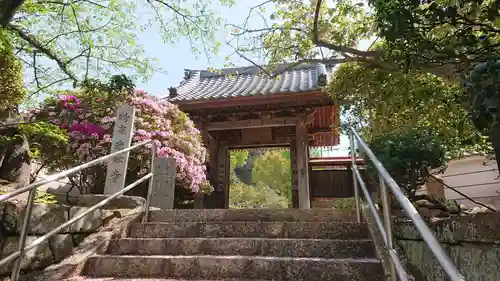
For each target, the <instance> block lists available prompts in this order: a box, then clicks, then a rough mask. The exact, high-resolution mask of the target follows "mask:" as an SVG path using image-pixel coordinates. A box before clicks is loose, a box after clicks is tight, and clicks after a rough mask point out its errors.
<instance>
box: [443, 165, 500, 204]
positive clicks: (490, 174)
mask: <svg viewBox="0 0 500 281" xmlns="http://www.w3.org/2000/svg"><path fill="white" fill-rule="evenodd" d="M448 165H449V166H448V169H447V170H446V171H445V173H444V174H441V175H439V176H441V177H442V179H443V180H444V182H445V183H446V184H448V185H449V186H451V187H455V188H456V189H458V190H459V191H461V192H463V193H464V194H466V195H467V196H469V197H471V198H474V199H475V200H477V201H480V202H482V203H486V204H491V205H493V206H495V207H496V208H500V179H499V178H498V176H499V174H498V171H497V164H496V162H495V161H491V160H488V159H486V158H485V157H483V156H470V157H466V158H462V159H457V160H453V161H451V162H450V163H449V164H448ZM471 172H477V173H471ZM467 173H469V174H467ZM445 193H446V198H447V199H453V200H457V201H458V202H459V203H460V204H463V205H466V206H471V207H474V206H477V205H476V204H474V203H472V202H471V201H470V200H467V199H464V197H463V196H462V195H460V194H458V193H456V192H454V191H453V190H451V189H449V188H446V187H445Z"/></svg>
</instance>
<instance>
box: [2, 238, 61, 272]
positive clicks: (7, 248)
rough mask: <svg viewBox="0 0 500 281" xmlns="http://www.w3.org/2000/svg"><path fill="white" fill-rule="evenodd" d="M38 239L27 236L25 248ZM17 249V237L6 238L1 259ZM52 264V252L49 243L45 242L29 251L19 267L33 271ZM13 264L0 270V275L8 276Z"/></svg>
mask: <svg viewBox="0 0 500 281" xmlns="http://www.w3.org/2000/svg"><path fill="white" fill-rule="evenodd" d="M37 238H38V237H36V236H28V237H27V238H26V246H27V245H29V244H31V243H33V241H35V240H36V239H37ZM18 247H19V237H8V238H7V240H6V241H5V244H4V246H3V251H2V257H1V258H5V257H7V256H9V255H11V254H12V253H14V252H16V251H17V250H18ZM52 263H54V257H53V256H52V251H51V250H50V246H49V242H48V241H45V242H43V243H41V244H40V245H38V246H37V247H35V248H34V249H31V250H29V251H28V252H27V253H26V254H25V255H24V258H23V263H22V266H21V269H22V270H29V271H31V270H35V269H39V268H44V267H47V266H49V265H51V264H52ZM12 265H13V263H12V262H11V263H8V265H7V266H3V267H1V268H0V275H8V274H10V272H11V270H12Z"/></svg>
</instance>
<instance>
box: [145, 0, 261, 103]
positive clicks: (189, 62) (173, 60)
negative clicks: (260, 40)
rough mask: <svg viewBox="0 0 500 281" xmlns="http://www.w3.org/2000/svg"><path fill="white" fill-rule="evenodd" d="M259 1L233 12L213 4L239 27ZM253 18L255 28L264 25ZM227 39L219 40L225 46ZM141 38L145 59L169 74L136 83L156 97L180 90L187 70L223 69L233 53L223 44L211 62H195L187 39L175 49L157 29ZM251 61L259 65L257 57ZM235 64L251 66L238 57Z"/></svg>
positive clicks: (244, 2) (241, 5) (240, 5)
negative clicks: (150, 57)
mask: <svg viewBox="0 0 500 281" xmlns="http://www.w3.org/2000/svg"><path fill="white" fill-rule="evenodd" d="M256 1H257V0H242V1H237V4H235V5H234V6H232V7H230V8H228V7H222V6H221V5H220V4H217V5H216V4H214V7H215V10H216V11H217V12H219V13H220V14H221V15H222V16H223V17H224V18H225V19H226V21H227V22H228V23H233V24H240V23H242V21H243V20H244V19H245V18H246V17H247V15H248V12H249V9H250V8H251V7H253V6H255V5H256V4H258V3H256ZM252 18H253V20H252V21H253V22H252V26H259V25H261V24H262V22H263V21H262V19H260V18H257V17H252ZM225 36H226V34H225V32H224V31H221V32H219V33H218V36H217V38H216V40H217V41H220V42H224V39H225ZM138 37H139V38H138V43H139V44H141V45H143V46H144V48H145V51H146V55H147V56H152V57H155V58H156V59H157V60H158V65H159V66H160V67H161V68H162V69H164V70H165V71H166V72H167V73H166V74H165V73H161V72H158V73H156V74H154V75H153V76H152V77H151V79H150V80H149V81H147V82H146V83H139V82H138V83H136V84H137V87H138V88H140V89H143V90H145V91H147V92H149V93H153V94H156V95H165V94H166V93H167V88H168V87H171V86H177V85H178V84H179V83H180V82H181V81H182V79H183V77H184V69H207V68H208V67H214V68H221V67H223V65H224V62H225V57H226V56H227V55H229V54H231V53H232V49H231V48H230V47H228V46H224V44H223V46H222V47H221V51H220V53H219V55H218V56H214V57H213V58H212V59H211V60H210V61H208V60H207V58H206V56H204V55H199V56H198V58H196V55H194V54H193V53H192V52H191V51H190V44H189V42H188V41H187V40H186V39H183V38H181V39H180V40H179V42H178V43H177V44H175V45H167V44H165V43H163V41H162V39H161V36H160V31H159V29H158V28H157V27H156V28H152V29H150V30H148V31H147V32H143V33H140V34H139V36H138ZM252 59H253V60H254V61H259V59H258V58H256V57H254V58H252ZM232 62H233V63H235V64H236V65H242V66H246V65H249V63H248V62H245V61H243V60H242V59H239V58H238V57H236V56H233V57H232Z"/></svg>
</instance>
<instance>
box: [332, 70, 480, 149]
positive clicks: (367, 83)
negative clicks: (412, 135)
mask: <svg viewBox="0 0 500 281" xmlns="http://www.w3.org/2000/svg"><path fill="white" fill-rule="evenodd" d="M328 93H329V94H330V96H331V97H332V98H333V99H334V100H335V101H336V102H338V103H339V104H341V105H342V109H343V114H344V115H345V116H346V117H347V118H348V120H350V121H349V122H347V123H346V124H344V125H349V126H357V127H363V130H364V133H365V137H367V138H371V136H373V135H379V134H384V133H389V132H391V131H397V130H401V129H402V128H408V129H411V128H418V129H421V130H425V131H426V132H430V133H432V134H434V135H436V136H439V137H440V138H441V140H442V142H443V144H444V145H446V147H447V149H448V152H451V153H459V152H460V150H461V149H463V148H469V149H470V148H472V149H476V150H477V149H486V148H487V146H485V140H484V138H482V137H481V136H480V134H479V133H478V132H477V131H476V130H474V127H473V125H472V123H471V121H470V120H469V118H468V112H467V109H466V108H465V107H464V106H463V105H462V101H463V100H464V98H465V97H466V94H465V93H464V92H463V90H462V88H461V87H460V85H457V84H455V83H453V82H450V81H448V80H446V79H443V78H440V77H437V76H436V75H434V74H431V73H425V72H421V71H417V70H412V71H408V72H402V71H397V72H395V71H389V70H384V69H378V68H369V67H367V66H365V65H363V64H360V63H347V64H343V65H342V66H340V67H339V69H338V71H337V72H336V73H335V74H334V76H333V79H332V82H331V84H330V85H329V88H328ZM471 146H473V147H471Z"/></svg>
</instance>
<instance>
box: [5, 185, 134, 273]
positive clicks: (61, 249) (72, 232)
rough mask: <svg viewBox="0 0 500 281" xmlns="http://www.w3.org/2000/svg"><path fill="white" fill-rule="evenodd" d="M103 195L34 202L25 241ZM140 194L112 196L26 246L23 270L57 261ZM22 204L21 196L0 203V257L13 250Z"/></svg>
mask: <svg viewBox="0 0 500 281" xmlns="http://www.w3.org/2000/svg"><path fill="white" fill-rule="evenodd" d="M104 198H106V197H105V196H103V195H86V196H80V197H78V198H72V199H71V200H69V202H68V200H67V199H66V198H62V197H61V198H59V199H60V200H58V203H56V204H41V203H35V204H34V206H33V211H32V215H31V221H30V226H29V231H28V238H27V241H26V243H27V244H30V243H32V242H33V241H35V240H36V239H37V238H38V237H40V236H42V235H44V234H47V233H48V232H49V231H51V230H52V229H54V228H56V227H58V226H60V225H61V224H63V223H65V222H67V221H68V220H70V219H72V218H74V217H75V216H77V215H79V214H81V213H82V212H85V211H86V210H88V209H89V208H90V207H91V206H93V205H94V204H96V203H98V202H100V201H101V200H103V199H104ZM142 201H143V199H142V198H135V197H128V196H122V197H118V198H116V200H112V201H111V202H110V203H109V204H106V205H105V206H103V208H100V209H97V210H94V211H93V212H92V213H90V214H89V215H87V216H86V217H84V218H82V219H80V220H79V221H77V222H76V223H75V224H73V225H72V226H71V227H68V228H67V229H64V230H62V231H61V232H60V233H58V234H56V235H55V236H53V237H52V238H50V239H49V240H48V241H45V242H43V243H42V244H40V245H39V246H38V247H36V248H34V249H32V250H30V251H29V252H28V253H27V254H26V255H25V257H24V259H23V266H22V271H23V272H25V273H26V272H31V271H34V270H38V269H42V268H45V267H47V266H49V265H51V264H54V263H57V262H59V261H61V260H62V259H64V258H65V257H67V256H68V255H70V254H71V252H72V250H73V247H76V246H78V244H79V243H80V242H81V241H83V239H85V237H87V236H88V235H90V234H92V233H96V232H98V231H99V229H100V228H101V227H102V226H103V225H105V224H106V222H108V221H109V220H110V219H113V218H115V217H120V216H122V215H123V214H124V213H126V211H127V210H131V209H134V208H136V207H137V206H142V205H143V202H142ZM25 209H26V204H25V202H24V201H22V200H11V201H9V202H5V203H2V204H0V257H1V258H4V257H6V256H8V255H10V254H12V253H13V252H15V251H17V249H18V243H19V233H20V232H21V228H22V221H23V217H24V212H25ZM11 268H12V264H11V265H9V266H8V267H2V268H0V277H1V276H7V275H10V270H11ZM0 279H1V278H0Z"/></svg>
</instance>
